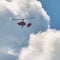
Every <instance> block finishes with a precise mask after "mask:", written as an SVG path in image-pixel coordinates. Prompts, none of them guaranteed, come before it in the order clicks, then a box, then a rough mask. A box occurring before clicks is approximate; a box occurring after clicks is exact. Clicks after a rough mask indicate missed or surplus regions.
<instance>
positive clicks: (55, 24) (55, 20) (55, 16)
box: [40, 0, 60, 30]
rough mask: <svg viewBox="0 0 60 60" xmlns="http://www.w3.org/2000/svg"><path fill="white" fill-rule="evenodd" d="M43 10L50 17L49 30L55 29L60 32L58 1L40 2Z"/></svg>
mask: <svg viewBox="0 0 60 60" xmlns="http://www.w3.org/2000/svg"><path fill="white" fill-rule="evenodd" d="M40 1H41V3H42V5H43V8H44V9H45V10H46V11H47V13H48V14H49V16H50V17H51V20H50V26H51V28H55V29H57V30H60V16H59V15H60V8H59V5H60V0H47V1H46V0H40Z"/></svg>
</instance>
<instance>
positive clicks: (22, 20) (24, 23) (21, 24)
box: [11, 17, 34, 28]
mask: <svg viewBox="0 0 60 60" xmlns="http://www.w3.org/2000/svg"><path fill="white" fill-rule="evenodd" d="M26 19H27V20H28V19H34V17H32V18H23V19H11V20H21V21H20V22H18V23H17V24H18V25H19V26H22V28H23V26H25V25H26V26H27V27H31V26H32V23H28V24H27V23H26V22H25V21H24V20H26Z"/></svg>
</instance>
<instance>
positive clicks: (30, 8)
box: [0, 0, 50, 60]
mask: <svg viewBox="0 0 60 60" xmlns="http://www.w3.org/2000/svg"><path fill="white" fill-rule="evenodd" d="M10 17H11V18H28V17H35V18H34V19H30V20H25V22H26V23H27V24H28V23H29V22H31V23H32V26H31V27H30V28H27V27H26V26H25V27H24V28H23V29H22V28H21V27H20V26H18V25H17V23H18V22H19V21H9V18H10ZM49 21H50V17H49V15H48V14H47V12H46V11H45V10H44V8H42V4H41V3H40V2H39V1H37V0H33V1H32V0H1V1H0V28H1V29H0V33H1V34H0V47H1V48H2V49H3V48H4V47H6V48H5V51H6V49H7V52H5V51H4V50H3V51H4V52H5V53H4V52H2V55H4V54H6V53H8V54H10V55H11V56H9V55H8V57H7V56H5V55H4V56H5V57H6V59H8V58H10V57H12V55H14V54H15V52H14V51H15V49H16V51H18V52H19V51H20V49H21V48H22V47H23V46H27V45H28V39H29V35H30V34H31V33H37V32H39V31H45V30H46V29H47V28H48V27H49ZM8 47H9V48H11V50H9V51H8ZM2 58H3V57H2ZM6 59H1V60H6ZM11 60H13V59H11Z"/></svg>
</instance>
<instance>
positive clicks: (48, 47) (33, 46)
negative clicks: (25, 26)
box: [18, 29, 60, 60]
mask: <svg viewBox="0 0 60 60" xmlns="http://www.w3.org/2000/svg"><path fill="white" fill-rule="evenodd" d="M59 45H60V31H57V30H52V29H48V30H47V31H45V32H43V33H37V34H31V35H30V39H29V45H28V46H27V47H24V48H23V49H22V50H21V52H20V55H19V59H18V60H53V59H52V58H53V56H54V54H55V55H56V51H58V50H60V49H59V48H60V47H59ZM56 46H57V47H56ZM54 51H55V53H54ZM59 52H60V51H59ZM53 53H54V54H53ZM57 55H58V54H57ZM55 57H56V56H55ZM54 60H55V59H54ZM57 60H59V59H57Z"/></svg>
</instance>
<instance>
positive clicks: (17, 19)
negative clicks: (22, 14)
mask: <svg viewBox="0 0 60 60" xmlns="http://www.w3.org/2000/svg"><path fill="white" fill-rule="evenodd" d="M12 20H22V19H12Z"/></svg>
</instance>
